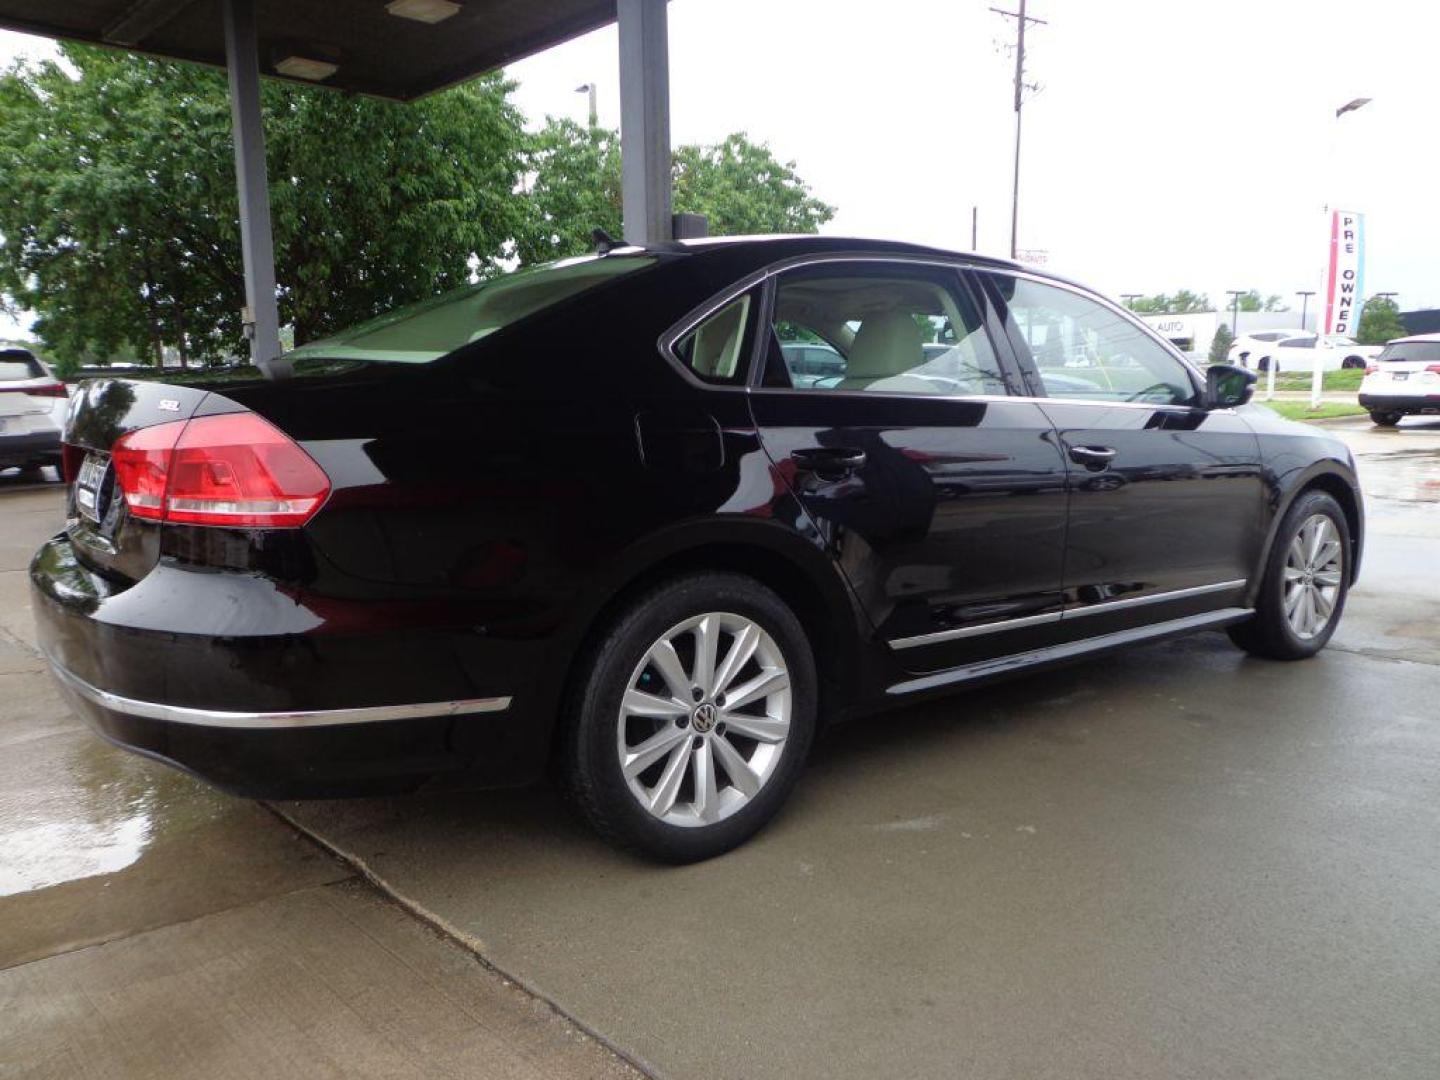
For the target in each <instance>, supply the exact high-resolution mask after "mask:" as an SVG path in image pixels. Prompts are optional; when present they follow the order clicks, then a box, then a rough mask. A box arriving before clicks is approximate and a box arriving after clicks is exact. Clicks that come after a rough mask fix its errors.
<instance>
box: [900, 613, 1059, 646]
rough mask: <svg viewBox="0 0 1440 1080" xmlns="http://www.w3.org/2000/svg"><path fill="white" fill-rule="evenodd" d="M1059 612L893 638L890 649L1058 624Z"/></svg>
mask: <svg viewBox="0 0 1440 1080" xmlns="http://www.w3.org/2000/svg"><path fill="white" fill-rule="evenodd" d="M1063 617H1064V616H1063V614H1062V613H1061V612H1059V611H1047V612H1046V613H1045V614H1043V615H1022V616H1021V617H1020V618H1018V619H1001V620H1000V621H999V622H991V623H980V624H979V625H977V626H961V627H957V628H956V629H954V630H937V631H936V632H935V633H933V634H916V635H915V636H914V637H902V638H895V639H894V640H892V641H891V642H890V647H891V648H892V649H913V648H915V646H917V645H935V644H938V643H939V642H941V641H957V640H959V639H960V638H967V637H979V636H980V635H981V634H994V633H998V632H999V631H1001V630H1019V629H1020V628H1021V627H1022V626H1039V625H1041V624H1042V623H1052V622H1059V621H1060V620H1061V619H1062V618H1063Z"/></svg>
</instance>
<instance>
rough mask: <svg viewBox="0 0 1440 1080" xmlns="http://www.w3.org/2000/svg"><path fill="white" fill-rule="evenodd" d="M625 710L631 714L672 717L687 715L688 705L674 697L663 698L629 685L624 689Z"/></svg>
mask: <svg viewBox="0 0 1440 1080" xmlns="http://www.w3.org/2000/svg"><path fill="white" fill-rule="evenodd" d="M625 711H626V712H627V713H629V714H630V715H631V716H658V717H669V718H674V717H676V716H688V715H689V713H690V706H689V705H687V704H686V703H685V702H683V701H676V700H675V699H674V698H663V697H660V696H659V695H658V694H651V693H647V692H646V691H644V690H637V689H635V688H634V687H631V688H630V689H629V690H626V691H625Z"/></svg>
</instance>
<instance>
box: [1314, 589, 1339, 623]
mask: <svg viewBox="0 0 1440 1080" xmlns="http://www.w3.org/2000/svg"><path fill="white" fill-rule="evenodd" d="M1334 610H1335V600H1334V598H1333V597H1331V596H1326V595H1325V590H1324V589H1318V588H1317V589H1316V590H1315V613H1316V615H1318V616H1319V626H1317V627H1316V629H1317V630H1318V629H1319V627H1320V626H1324V625H1325V623H1326V622H1327V621H1328V620H1329V618H1330V613H1331V612H1332V611H1334Z"/></svg>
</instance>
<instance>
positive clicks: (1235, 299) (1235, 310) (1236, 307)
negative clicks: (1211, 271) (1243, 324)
mask: <svg viewBox="0 0 1440 1080" xmlns="http://www.w3.org/2000/svg"><path fill="white" fill-rule="evenodd" d="M1249 291H1250V290H1249V289H1226V290H1225V292H1226V294H1227V295H1228V296H1229V297H1230V336H1231V337H1234V336H1235V331H1236V329H1237V328H1238V324H1239V322H1240V297H1242V296H1244V295H1245V294H1246V293H1247V292H1249Z"/></svg>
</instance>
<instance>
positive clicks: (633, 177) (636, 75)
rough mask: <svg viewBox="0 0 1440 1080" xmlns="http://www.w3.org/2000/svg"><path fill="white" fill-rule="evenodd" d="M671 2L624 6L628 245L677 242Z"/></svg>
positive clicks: (623, 169) (623, 181) (623, 0)
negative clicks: (668, 13)
mask: <svg viewBox="0 0 1440 1080" xmlns="http://www.w3.org/2000/svg"><path fill="white" fill-rule="evenodd" d="M666 2H667V0H619V3H618V4H617V17H618V21H619V25H620V163H621V164H620V190H621V203H622V215H623V218H624V227H625V239H626V241H628V242H629V243H632V244H644V243H658V242H661V241H665V240H669V239H671V238H672V228H673V226H672V225H671V220H670V59H669V56H670V52H669V34H668V31H667V29H666V10H665V6H666Z"/></svg>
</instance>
